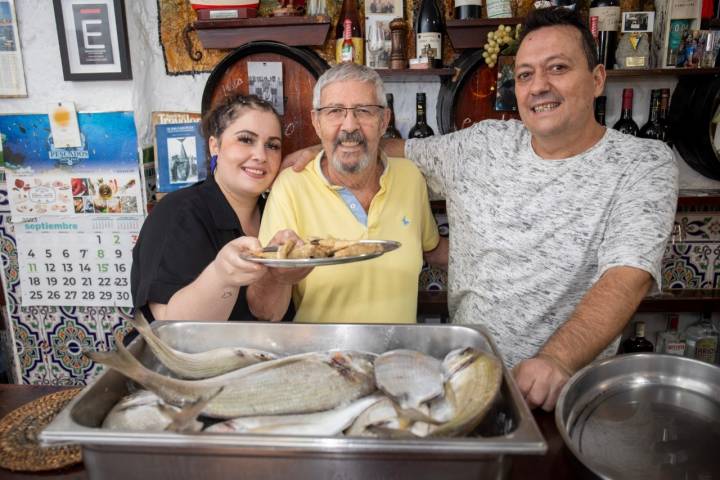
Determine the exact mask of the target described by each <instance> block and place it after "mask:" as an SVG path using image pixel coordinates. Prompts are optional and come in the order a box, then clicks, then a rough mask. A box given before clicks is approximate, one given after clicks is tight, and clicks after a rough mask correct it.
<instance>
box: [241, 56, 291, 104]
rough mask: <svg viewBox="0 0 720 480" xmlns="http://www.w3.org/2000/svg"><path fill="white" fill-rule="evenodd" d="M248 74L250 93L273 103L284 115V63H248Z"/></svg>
mask: <svg viewBox="0 0 720 480" xmlns="http://www.w3.org/2000/svg"><path fill="white" fill-rule="evenodd" d="M247 72H248V83H249V86H248V91H249V93H250V94H251V95H257V96H258V97H260V98H262V99H263V100H266V101H268V102H270V103H272V106H273V107H274V108H275V110H276V111H277V112H278V113H279V114H280V115H284V114H285V102H284V93H283V75H282V62H247Z"/></svg>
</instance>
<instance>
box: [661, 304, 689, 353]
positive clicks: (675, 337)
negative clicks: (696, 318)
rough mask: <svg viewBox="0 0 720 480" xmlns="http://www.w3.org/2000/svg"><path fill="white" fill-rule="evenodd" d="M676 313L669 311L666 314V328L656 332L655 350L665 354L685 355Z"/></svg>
mask: <svg viewBox="0 0 720 480" xmlns="http://www.w3.org/2000/svg"><path fill="white" fill-rule="evenodd" d="M678 321H679V318H678V314H677V313H671V314H670V315H669V316H668V325H667V330H665V331H664V332H660V333H658V341H657V350H656V351H657V352H658V353H665V354H667V355H677V356H679V357H682V356H683V355H685V342H684V341H683V340H682V339H681V338H680V333H679V332H678Z"/></svg>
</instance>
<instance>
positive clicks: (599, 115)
mask: <svg viewBox="0 0 720 480" xmlns="http://www.w3.org/2000/svg"><path fill="white" fill-rule="evenodd" d="M606 103H607V97H606V96H605V95H600V96H599V97H597V98H596V99H595V120H597V122H598V123H599V124H600V125H602V126H603V127H604V126H605V104H606Z"/></svg>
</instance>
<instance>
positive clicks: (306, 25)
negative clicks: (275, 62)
mask: <svg viewBox="0 0 720 480" xmlns="http://www.w3.org/2000/svg"><path fill="white" fill-rule="evenodd" d="M193 28H194V29H195V30H196V31H197V33H198V37H199V38H200V42H202V44H203V47H205V48H237V47H240V46H242V45H244V44H246V43H248V42H254V41H259V40H270V41H275V42H280V43H284V44H285V45H289V46H291V47H304V46H314V45H322V44H323V43H325V38H326V37H327V34H328V31H329V30H330V17H328V16H326V15H318V16H314V17H257V18H245V19H233V20H198V21H197V22H195V23H194V24H193Z"/></svg>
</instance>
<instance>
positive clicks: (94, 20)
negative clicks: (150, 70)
mask: <svg viewBox="0 0 720 480" xmlns="http://www.w3.org/2000/svg"><path fill="white" fill-rule="evenodd" d="M53 6H54V8H55V24H56V26H57V32H58V44H59V45H60V58H61V60H62V69H63V77H64V78H65V80H129V79H131V78H132V72H131V70H130V51H129V49H128V37H127V26H126V21H125V4H124V3H123V0H53Z"/></svg>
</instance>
